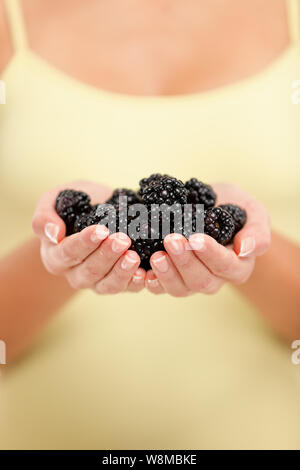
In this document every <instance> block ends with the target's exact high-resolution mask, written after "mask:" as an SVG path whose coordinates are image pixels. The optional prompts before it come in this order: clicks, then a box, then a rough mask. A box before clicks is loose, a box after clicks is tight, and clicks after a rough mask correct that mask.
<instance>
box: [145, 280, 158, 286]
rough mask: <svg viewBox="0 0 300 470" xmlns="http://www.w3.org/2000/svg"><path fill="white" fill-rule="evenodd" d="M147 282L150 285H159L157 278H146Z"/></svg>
mask: <svg viewBox="0 0 300 470" xmlns="http://www.w3.org/2000/svg"><path fill="white" fill-rule="evenodd" d="M147 283H148V284H149V285H150V286H151V287H159V280H158V279H147Z"/></svg>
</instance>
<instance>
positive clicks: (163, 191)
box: [56, 173, 247, 270]
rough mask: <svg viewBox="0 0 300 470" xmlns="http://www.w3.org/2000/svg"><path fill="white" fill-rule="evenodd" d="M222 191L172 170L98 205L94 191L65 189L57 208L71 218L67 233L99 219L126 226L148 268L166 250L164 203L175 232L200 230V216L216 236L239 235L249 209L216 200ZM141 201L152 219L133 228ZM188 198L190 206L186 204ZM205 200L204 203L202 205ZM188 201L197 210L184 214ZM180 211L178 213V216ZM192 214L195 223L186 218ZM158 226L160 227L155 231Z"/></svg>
mask: <svg viewBox="0 0 300 470" xmlns="http://www.w3.org/2000/svg"><path fill="white" fill-rule="evenodd" d="M216 199H217V195H216V194H215V192H214V191H213V189H212V187H211V186H209V185H207V184H204V183H203V182H201V181H199V180H197V179H196V178H191V179H190V180H189V181H187V182H186V183H183V182H182V181H180V180H178V179H176V178H173V177H171V176H169V175H161V174H159V173H156V174H153V175H150V176H149V177H148V178H143V179H142V180H141V181H140V183H139V189H138V190H137V191H132V190H130V189H126V188H120V189H116V190H115V191H114V192H113V194H112V196H111V197H110V198H109V199H108V200H107V201H106V202H105V204H96V205H92V204H91V202H90V197H89V196H88V195H87V194H86V193H83V192H80V191H74V190H72V189H66V190H64V191H61V192H60V193H59V194H58V196H57V199H56V211H57V213H58V215H59V216H60V217H61V218H62V219H63V220H64V222H65V224H66V235H71V234H73V233H77V232H80V231H81V230H83V229H84V228H86V227H88V226H90V225H95V224H103V225H106V226H107V227H108V228H109V230H110V232H111V233H114V232H118V231H122V232H125V233H128V235H130V238H131V240H132V245H131V249H132V250H135V251H136V252H137V253H138V254H139V256H140V258H141V267H143V268H144V269H146V270H148V269H150V268H151V266H150V262H149V261H150V257H151V255H152V254H153V253H154V252H156V251H160V250H163V251H164V245H163V238H164V236H165V235H166V233H165V232H164V229H163V227H164V226H163V221H164V220H163V217H165V216H164V215H163V214H162V212H161V211H160V209H159V207H160V208H162V207H165V208H167V209H168V208H169V207H170V209H171V206H172V211H173V212H170V219H169V222H170V233H173V232H176V233H181V234H183V235H184V236H186V237H187V238H188V237H189V236H190V234H191V233H194V232H195V229H196V220H197V216H198V215H199V214H200V215H202V216H203V220H204V233H206V234H207V235H209V236H211V237H213V238H214V239H215V240H216V241H217V242H218V243H220V244H222V245H228V244H230V243H232V241H233V238H234V236H235V235H236V234H237V233H238V232H239V231H240V230H241V229H242V228H243V226H244V225H245V223H246V220H247V214H246V211H245V210H244V209H242V208H241V207H239V206H236V205H233V204H223V205H220V206H217V207H216V206H215V205H216ZM135 204H140V205H143V206H144V207H146V209H147V211H148V213H146V219H143V222H142V223H140V224H139V225H138V224H137V225H136V230H135V232H134V234H133V233H131V232H127V229H129V227H130V224H131V222H134V221H135V220H137V218H138V216H139V215H140V212H139V209H137V211H136V210H135V208H139V207H141V206H134V205H135ZM186 204H188V205H189V206H186ZM199 205H201V206H199ZM184 207H189V208H190V209H191V210H190V212H187V213H186V214H189V215H185V216H183V214H184ZM176 214H177V217H176ZM185 217H187V218H188V217H189V220H190V225H189V228H188V229H187V228H186V225H185V222H186V220H187V218H185ZM154 226H155V228H156V229H158V231H157V230H156V232H155V234H154Z"/></svg>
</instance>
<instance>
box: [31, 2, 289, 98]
mask: <svg viewBox="0 0 300 470" xmlns="http://www.w3.org/2000/svg"><path fill="white" fill-rule="evenodd" d="M32 3H33V4H34V5H35V4H36V6H37V9H36V10H33V9H31V10H30V11H29V10H27V9H28V7H27V6H26V5H27V3H26V2H24V4H23V6H24V14H25V17H26V24H27V32H28V36H29V42H30V47H31V48H32V49H33V50H34V51H35V52H36V53H37V54H38V55H40V56H41V57H43V58H44V59H45V60H47V61H48V62H49V63H51V64H53V65H54V66H56V67H57V68H59V69H61V70H63V71H64V72H65V73H67V74H68V75H70V76H73V77H75V78H76V79H79V80H80V81H83V82H85V83H89V84H92V85H93V86H96V87H99V88H104V89H108V90H111V91H116V92H121V93H128V94H135V95H169V94H182V93H192V92H196V91H203V90H207V89H211V88H215V87H218V86H222V85H224V84H227V83H230V82H234V81H237V80H239V79H241V78H244V77H246V76H249V75H251V74H254V73H255V72H256V71H258V70H260V69H262V68H264V66H265V65H266V64H267V63H268V62H270V61H271V60H272V59H274V58H275V57H276V56H278V55H279V54H280V52H281V51H282V50H283V48H284V47H286V46H287V43H288V33H287V21H286V15H285V2H284V1H283V0H271V1H270V0H265V1H264V2H262V1H261V0H253V1H252V2H248V1H245V2H237V1H236V0H226V1H223V0H217V1H216V0H214V1H212V2H198V1H196V0H189V1H187V2H182V1H179V0H175V1H172V2H170V1H169V0H168V1H167V0H160V1H158V2H147V1H142V2H139V1H137V0H128V1H127V2H120V1H117V0H115V1H113V2H109V3H107V2H102V1H100V2H99V1H97V2H95V1H89V2H84V3H83V2H78V0H75V1H73V2H72V5H73V8H72V9H70V8H63V6H64V5H65V4H67V3H68V2H65V1H64V2H57V1H55V2H54V7H52V8H50V4H49V3H48V2H41V1H40V0H30V2H29V4H32ZM59 3H60V4H61V5H62V6H60V5H59Z"/></svg>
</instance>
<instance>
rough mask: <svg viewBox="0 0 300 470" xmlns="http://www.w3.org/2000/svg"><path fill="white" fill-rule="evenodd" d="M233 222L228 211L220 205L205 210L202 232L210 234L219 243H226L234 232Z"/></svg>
mask: <svg viewBox="0 0 300 470" xmlns="http://www.w3.org/2000/svg"><path fill="white" fill-rule="evenodd" d="M234 230H235V224H234V220H233V217H232V216H231V215H230V214H229V212H227V211H225V210H224V209H222V208H220V207H215V208H214V209H210V210H208V211H206V213H205V216H204V233H206V234H207V235H210V236H211V237H212V238H214V239H215V240H216V241H217V242H218V243H220V244H221V245H228V244H229V243H230V242H231V240H232V238H233V234H234Z"/></svg>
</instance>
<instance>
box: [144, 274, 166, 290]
mask: <svg viewBox="0 0 300 470" xmlns="http://www.w3.org/2000/svg"><path fill="white" fill-rule="evenodd" d="M145 285H146V287H147V289H148V290H149V291H150V292H152V294H156V295H157V294H164V293H165V289H164V288H163V286H162V285H161V283H160V282H159V280H158V279H157V277H156V275H155V274H154V272H153V271H152V270H151V269H150V270H149V271H147V273H146V279H145Z"/></svg>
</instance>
